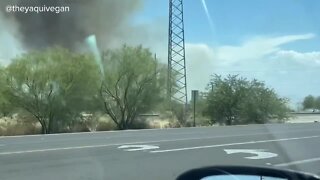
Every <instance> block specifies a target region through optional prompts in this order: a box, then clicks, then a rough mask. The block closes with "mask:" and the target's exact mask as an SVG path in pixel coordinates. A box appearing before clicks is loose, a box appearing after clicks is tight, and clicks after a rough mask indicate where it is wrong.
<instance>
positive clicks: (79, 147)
mask: <svg viewBox="0 0 320 180" xmlns="http://www.w3.org/2000/svg"><path fill="white" fill-rule="evenodd" d="M264 134H271V133H256V134H243V135H230V136H212V137H199V138H181V139H170V140H168V139H163V140H155V141H137V142H129V143H126V142H124V143H115V144H102V145H89V146H73V147H63V148H48V149H34V150H24V151H11V152H0V155H11V154H23V153H34V152H46V151H60V150H72V149H86V148H99V147H109V146H121V145H129V144H148V143H159V142H176V141H188V140H202V139H214V138H224V137H239V136H255V135H264ZM285 134H287V133H285ZM310 137H320V136H310ZM271 141H274V140H271ZM254 142H258V141H250V144H252V143H254ZM241 144H243V143H240V144H239V145H241ZM245 144H248V142H245ZM231 145H238V144H236V143H233V144H231ZM215 146H216V147H221V146H228V144H221V145H213V147H215ZM229 146H230V145H229ZM210 147H211V146H210ZM195 149H199V148H195ZM200 149H203V148H200ZM186 150H187V149H186ZM166 151H168V152H170V151H171V150H164V152H166ZM151 152H152V153H156V151H155V152H153V151H151Z"/></svg>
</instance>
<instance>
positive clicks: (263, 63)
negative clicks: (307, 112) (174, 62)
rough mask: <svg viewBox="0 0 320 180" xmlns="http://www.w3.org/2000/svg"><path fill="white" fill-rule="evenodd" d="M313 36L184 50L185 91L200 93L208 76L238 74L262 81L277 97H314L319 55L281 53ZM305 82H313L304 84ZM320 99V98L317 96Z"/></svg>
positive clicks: (296, 52) (293, 52) (319, 62)
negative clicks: (186, 82)
mask: <svg viewBox="0 0 320 180" xmlns="http://www.w3.org/2000/svg"><path fill="white" fill-rule="evenodd" d="M314 37H315V35H314V34H302V35H288V36H278V37H255V38H251V39H247V40H246V41H245V42H243V43H242V44H240V45H238V46H218V47H210V46H208V45H206V44H190V43H188V44H187V46H186V51H187V54H186V55H187V57H186V58H187V65H188V66H187V71H188V88H189V91H190V90H192V89H199V90H203V89H204V88H205V86H206V84H207V83H208V81H209V79H210V75H211V74H214V73H217V74H222V75H224V74H229V73H230V74H240V75H242V76H245V77H247V78H257V79H259V80H262V81H265V82H266V83H267V85H269V86H270V87H273V88H275V89H276V90H277V92H279V93H280V95H283V96H287V97H289V98H292V99H293V101H294V102H295V101H297V100H299V99H301V98H302V97H304V96H305V95H306V94H309V93H313V94H314V93H317V89H318V88H316V86H317V84H320V80H319V82H318V80H316V79H315V77H319V76H320V71H319V73H318V70H317V69H315V68H314V67H315V66H319V65H320V51H316V52H298V51H294V50H283V49H281V46H282V45H285V44H288V43H292V42H295V41H300V40H308V39H311V38H314ZM306 80H308V81H313V82H312V83H309V84H308V83H307V85H306ZM319 95H320V94H319Z"/></svg>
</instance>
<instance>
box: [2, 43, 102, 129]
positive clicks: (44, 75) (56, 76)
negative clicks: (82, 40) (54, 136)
mask: <svg viewBox="0 0 320 180" xmlns="http://www.w3.org/2000/svg"><path fill="white" fill-rule="evenodd" d="M98 76H99V69H98V66H97V65H96V64H95V63H94V59H93V57H92V56H91V55H84V54H75V53H71V52H69V51H68V50H66V49H62V48H53V49H48V50H45V51H35V52H30V53H27V54H24V55H22V56H21V57H18V58H16V59H14V61H13V62H12V63H11V64H10V65H9V66H8V67H7V77H6V79H7V82H6V84H7V86H8V88H9V91H10V101H11V102H12V103H13V104H14V105H15V106H17V107H20V108H22V109H24V110H26V111H27V112H29V113H31V114H32V115H33V116H34V117H35V118H36V119H37V120H38V121H39V123H40V124H41V127H42V133H53V132H55V131H57V130H58V129H59V128H61V127H62V126H64V125H66V124H68V123H70V121H72V120H74V116H76V115H79V113H80V112H82V111H84V110H86V109H87V108H88V104H90V103H89V101H92V99H93V98H94V95H96V94H97V92H98Z"/></svg>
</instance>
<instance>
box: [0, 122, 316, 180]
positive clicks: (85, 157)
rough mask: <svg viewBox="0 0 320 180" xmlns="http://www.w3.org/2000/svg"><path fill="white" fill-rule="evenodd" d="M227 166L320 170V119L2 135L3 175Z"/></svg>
mask: <svg viewBox="0 0 320 180" xmlns="http://www.w3.org/2000/svg"><path fill="white" fill-rule="evenodd" d="M227 164H229V165H239V164H240V165H254V166H271V167H278V168H290V169H295V170H301V171H307V172H311V173H316V174H318V175H320V123H319V124H318V123H307V124H268V125H249V126H233V127H209V128H181V129H159V130H138V131H119V132H98V133H75V134H59V135H36V136H21V137H19V136H18V137H0V179H3V180H22V179H23V180H57V179H67V180H78V179H79V180H109V179H110V180H111V179H115V180H119V179H130V180H135V179H137V180H144V179H146V180H150V179H155V180H156V179H175V177H176V176H178V175H179V174H180V173H182V172H184V171H186V170H189V169H191V168H197V167H201V166H208V165H227Z"/></svg>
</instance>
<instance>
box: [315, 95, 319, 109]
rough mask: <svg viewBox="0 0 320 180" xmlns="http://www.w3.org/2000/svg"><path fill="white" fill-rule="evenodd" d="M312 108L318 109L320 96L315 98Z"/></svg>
mask: <svg viewBox="0 0 320 180" xmlns="http://www.w3.org/2000/svg"><path fill="white" fill-rule="evenodd" d="M314 108H315V109H318V110H320V96H318V97H317V98H316V99H315V102H314Z"/></svg>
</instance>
